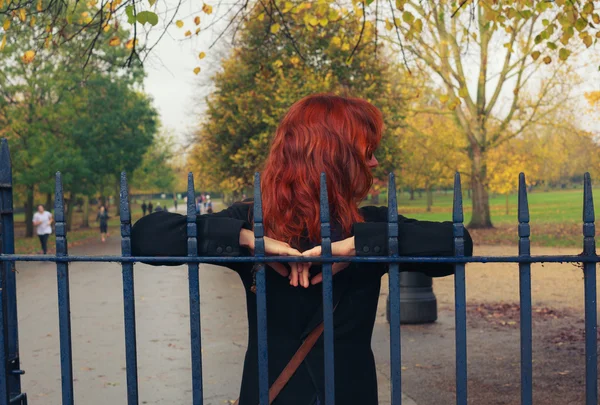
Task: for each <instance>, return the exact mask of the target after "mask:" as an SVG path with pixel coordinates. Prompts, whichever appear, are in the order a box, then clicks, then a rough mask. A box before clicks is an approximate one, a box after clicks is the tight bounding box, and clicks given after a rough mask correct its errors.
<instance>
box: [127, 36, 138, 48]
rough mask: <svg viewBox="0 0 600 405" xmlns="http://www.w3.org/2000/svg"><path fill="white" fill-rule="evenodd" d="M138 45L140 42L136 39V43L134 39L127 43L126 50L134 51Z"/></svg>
mask: <svg viewBox="0 0 600 405" xmlns="http://www.w3.org/2000/svg"><path fill="white" fill-rule="evenodd" d="M137 44H138V40H137V39H136V40H135V42H134V41H133V38H132V39H130V40H129V41H127V42H125V48H127V49H133V47H134V46H137Z"/></svg>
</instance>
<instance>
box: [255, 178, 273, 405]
mask: <svg viewBox="0 0 600 405" xmlns="http://www.w3.org/2000/svg"><path fill="white" fill-rule="evenodd" d="M264 236H265V230H264V227H263V213H262V194H261V190H260V173H255V174H254V256H256V257H264V256H265V240H264ZM256 312H257V313H256V324H257V325H256V326H257V329H258V331H257V334H258V398H259V405H269V352H268V347H267V281H266V275H265V265H264V264H262V263H261V264H259V265H258V266H257V267H256Z"/></svg>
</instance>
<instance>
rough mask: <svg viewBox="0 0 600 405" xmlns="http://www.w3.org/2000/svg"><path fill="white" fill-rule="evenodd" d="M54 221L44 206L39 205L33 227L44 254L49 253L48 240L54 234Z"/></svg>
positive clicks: (34, 216)
mask: <svg viewBox="0 0 600 405" xmlns="http://www.w3.org/2000/svg"><path fill="white" fill-rule="evenodd" d="M52 221H53V219H52V214H51V213H49V212H48V211H46V210H45V209H44V206H43V205H42V204H40V205H38V210H37V212H36V213H35V214H34V215H33V226H35V227H36V233H37V236H38V238H40V243H41V245H42V251H43V252H44V254H46V253H48V238H49V237H50V235H51V234H52Z"/></svg>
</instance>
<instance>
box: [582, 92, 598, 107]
mask: <svg viewBox="0 0 600 405" xmlns="http://www.w3.org/2000/svg"><path fill="white" fill-rule="evenodd" d="M584 96H585V99H586V100H587V102H588V103H589V104H590V106H592V107H593V106H596V105H598V106H600V91H590V92H589V93H585V94H584Z"/></svg>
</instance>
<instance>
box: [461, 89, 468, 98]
mask: <svg viewBox="0 0 600 405" xmlns="http://www.w3.org/2000/svg"><path fill="white" fill-rule="evenodd" d="M458 95H459V96H460V97H462V98H467V97H468V96H469V90H467V88H466V87H461V88H460V90H458Z"/></svg>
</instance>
